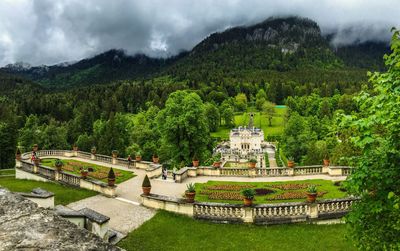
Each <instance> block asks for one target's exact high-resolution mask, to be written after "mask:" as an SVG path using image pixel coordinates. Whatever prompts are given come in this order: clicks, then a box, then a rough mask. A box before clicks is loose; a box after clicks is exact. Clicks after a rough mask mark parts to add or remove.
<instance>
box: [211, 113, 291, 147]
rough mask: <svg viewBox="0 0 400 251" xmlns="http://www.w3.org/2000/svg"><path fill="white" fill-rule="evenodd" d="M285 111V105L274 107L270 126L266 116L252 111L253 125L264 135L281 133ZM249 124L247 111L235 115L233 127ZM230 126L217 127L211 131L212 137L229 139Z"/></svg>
mask: <svg viewBox="0 0 400 251" xmlns="http://www.w3.org/2000/svg"><path fill="white" fill-rule="evenodd" d="M286 112H287V108H286V107H282V106H277V107H275V116H274V117H273V119H272V126H269V122H268V119H267V117H266V116H265V115H264V114H261V113H260V112H254V114H255V116H254V126H256V127H259V128H261V129H262V130H263V131H264V137H265V138H267V136H268V135H281V134H282V133H283V128H284V122H285V115H286ZM248 124H249V112H244V113H242V114H236V115H235V127H238V126H247V125H248ZM231 129H232V128H227V127H224V126H222V127H219V128H218V131H216V132H213V133H211V136H212V137H215V138H221V139H229V132H230V130H231Z"/></svg>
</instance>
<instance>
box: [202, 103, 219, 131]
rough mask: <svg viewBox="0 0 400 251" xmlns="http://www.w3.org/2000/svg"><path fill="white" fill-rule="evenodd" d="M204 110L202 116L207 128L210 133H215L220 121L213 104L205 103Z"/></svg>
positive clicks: (217, 111)
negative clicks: (206, 122)
mask: <svg viewBox="0 0 400 251" xmlns="http://www.w3.org/2000/svg"><path fill="white" fill-rule="evenodd" d="M204 109H205V110H204V116H205V117H206V118H207V120H208V127H209V128H210V132H216V131H217V130H218V125H219V121H220V118H219V117H220V115H219V110H218V108H217V106H216V105H214V104H213V103H205V104H204Z"/></svg>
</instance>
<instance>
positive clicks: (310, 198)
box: [307, 193, 317, 203]
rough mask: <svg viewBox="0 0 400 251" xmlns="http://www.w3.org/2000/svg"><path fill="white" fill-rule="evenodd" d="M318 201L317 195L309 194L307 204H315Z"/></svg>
mask: <svg viewBox="0 0 400 251" xmlns="http://www.w3.org/2000/svg"><path fill="white" fill-rule="evenodd" d="M316 199H317V193H307V202H310V203H314V202H315V200H316Z"/></svg>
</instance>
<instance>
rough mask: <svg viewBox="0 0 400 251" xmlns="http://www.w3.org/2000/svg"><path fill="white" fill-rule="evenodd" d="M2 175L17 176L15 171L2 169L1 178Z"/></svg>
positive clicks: (0, 171) (0, 170)
mask: <svg viewBox="0 0 400 251" xmlns="http://www.w3.org/2000/svg"><path fill="white" fill-rule="evenodd" d="M2 175H15V169H3V170H2V169H0V176H2Z"/></svg>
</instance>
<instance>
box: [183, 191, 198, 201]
mask: <svg viewBox="0 0 400 251" xmlns="http://www.w3.org/2000/svg"><path fill="white" fill-rule="evenodd" d="M195 196H196V192H185V197H186V202H188V203H193V202H194V197H195Z"/></svg>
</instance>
